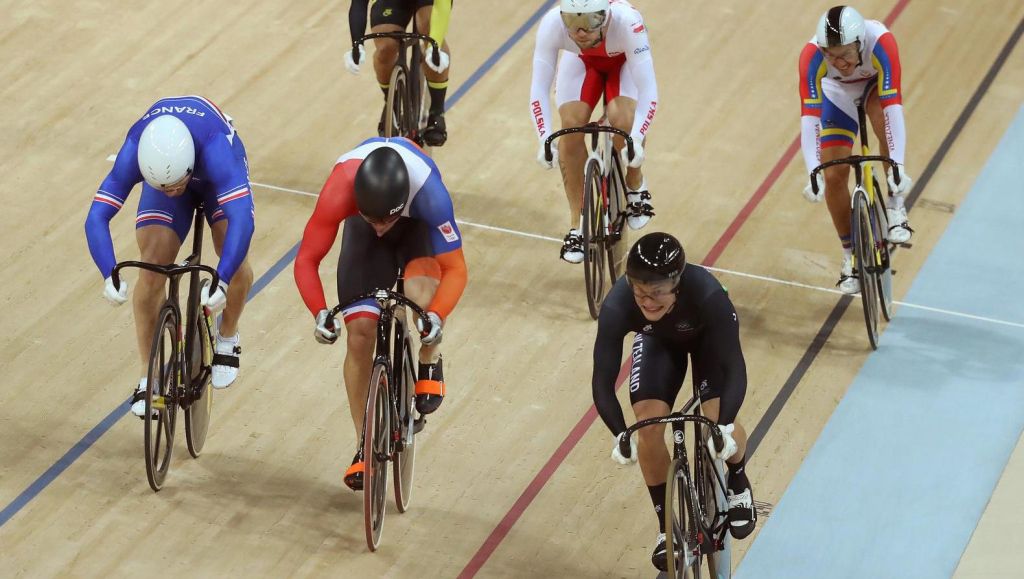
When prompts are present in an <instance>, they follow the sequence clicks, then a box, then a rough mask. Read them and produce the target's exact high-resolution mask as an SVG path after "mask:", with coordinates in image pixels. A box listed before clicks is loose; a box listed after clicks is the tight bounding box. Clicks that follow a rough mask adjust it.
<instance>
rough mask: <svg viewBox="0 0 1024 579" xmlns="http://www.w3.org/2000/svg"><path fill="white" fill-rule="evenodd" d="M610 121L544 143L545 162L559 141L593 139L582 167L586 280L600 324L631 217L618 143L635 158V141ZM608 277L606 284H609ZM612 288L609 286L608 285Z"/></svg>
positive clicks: (569, 130) (566, 131) (570, 130)
mask: <svg viewBox="0 0 1024 579" xmlns="http://www.w3.org/2000/svg"><path fill="white" fill-rule="evenodd" d="M606 119H607V117H604V116H603V117H602V118H601V120H599V121H597V122H590V123H587V124H586V125H583V126H582V127H570V128H566V129H561V130H558V131H555V132H554V133H551V135H549V136H548V137H547V139H545V140H544V157H545V159H547V160H548V162H550V161H551V160H552V158H553V156H552V152H551V143H552V141H554V140H555V139H557V138H558V137H561V136H563V135H569V134H573V133H585V134H588V135H590V139H589V143H587V160H586V162H585V163H584V165H583V224H582V229H583V279H584V282H585V284H586V288H587V307H588V308H589V309H590V317H592V318H594V319H595V320H596V319H597V316H598V314H599V313H600V312H601V303H602V302H604V298H605V296H606V295H608V292H609V291H610V290H611V287H612V285H613V284H614V283H615V280H617V279H618V278H619V273H620V272H619V257H621V256H619V255H617V254H618V253H619V251H620V249H621V248H620V247H618V243H619V241H621V240H622V238H623V234H624V229H625V224H626V217H627V216H628V214H629V213H628V211H627V210H626V208H627V203H626V173H625V171H623V169H622V160H621V159H620V158H619V155H618V154H616V153H617V150H616V148H615V145H614V143H613V137H614V136H615V135H618V136H620V137H623V138H624V139H625V141H626V149H627V151H628V154H629V157H630V158H632V156H633V139H632V138H631V137H630V136H629V133H627V132H626V131H622V130H620V129H617V128H615V127H612V126H610V125H608V124H607V123H606ZM606 276H607V278H606ZM606 284H607V285H606Z"/></svg>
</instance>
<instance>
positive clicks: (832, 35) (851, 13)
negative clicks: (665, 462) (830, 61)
mask: <svg viewBox="0 0 1024 579" xmlns="http://www.w3.org/2000/svg"><path fill="white" fill-rule="evenodd" d="M815 37H816V39H817V42H818V46H820V47H822V48H828V47H831V46H843V45H846V44H853V43H854V42H858V41H859V42H861V43H862V44H863V43H864V17H863V16H861V15H860V12H857V10H856V9H855V8H854V7H853V6H834V7H832V8H829V10H828V12H826V13H824V14H822V15H821V20H819V21H818V32H817V34H816V35H815Z"/></svg>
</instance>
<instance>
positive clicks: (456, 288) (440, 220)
mask: <svg viewBox="0 0 1024 579" xmlns="http://www.w3.org/2000/svg"><path fill="white" fill-rule="evenodd" d="M430 165H431V172H430V175H429V176H428V177H427V180H426V181H425V182H424V183H423V186H422V188H421V190H420V191H419V192H418V193H417V194H416V198H415V199H414V200H413V204H412V207H411V208H410V216H411V217H414V218H417V219H422V220H423V221H425V222H426V223H427V225H428V226H429V227H430V245H431V247H432V248H433V250H434V259H436V260H437V264H438V265H439V266H440V267H441V283H440V284H439V285H438V286H437V291H436V292H435V293H434V298H433V299H432V300H431V301H430V305H429V306H427V309H428V310H430V311H433V312H437V315H439V316H441V319H442V320H443V319H446V318H447V317H448V314H450V313H451V312H452V310H453V309H455V305H456V304H458V303H459V298H461V297H462V292H463V290H465V289H466V282H467V280H468V277H469V276H468V270H467V268H466V258H465V256H464V255H463V253H462V232H460V231H459V225H458V223H456V222H455V209H454V207H453V206H452V198H451V194H450V193H449V192H448V188H447V187H445V185H444V182H443V181H442V180H441V176H440V175H439V174H438V171H437V166H436V165H433V163H430Z"/></svg>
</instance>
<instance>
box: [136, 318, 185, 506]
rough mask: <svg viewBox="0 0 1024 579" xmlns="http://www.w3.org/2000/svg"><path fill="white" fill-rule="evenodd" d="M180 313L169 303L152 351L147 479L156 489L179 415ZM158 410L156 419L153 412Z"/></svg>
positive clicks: (161, 481)
mask: <svg viewBox="0 0 1024 579" xmlns="http://www.w3.org/2000/svg"><path fill="white" fill-rule="evenodd" d="M177 343H178V316H177V312H175V310H174V308H172V307H170V306H165V307H164V308H163V309H161V310H160V315H159V316H158V317H157V325H156V332H154V334H153V345H152V347H151V348H150V351H149V368H148V371H147V374H146V376H147V385H146V414H145V417H144V419H143V422H144V423H145V424H144V430H145V434H144V439H145V455H146V478H147V479H149V486H150V488H152V489H153V490H154V491H159V490H160V488H161V487H163V484H164V479H165V478H166V477H167V470H168V468H169V467H170V465H171V454H172V450H173V449H174V425H175V419H176V417H177V414H178V403H177V392H178V387H177V376H178V364H179V360H178V351H177ZM154 410H155V411H156V418H154V417H153V412H154Z"/></svg>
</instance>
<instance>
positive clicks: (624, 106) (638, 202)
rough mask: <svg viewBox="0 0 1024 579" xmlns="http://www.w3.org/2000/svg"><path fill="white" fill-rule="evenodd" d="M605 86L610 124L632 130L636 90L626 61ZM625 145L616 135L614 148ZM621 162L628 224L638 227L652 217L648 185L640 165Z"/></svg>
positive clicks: (630, 131) (610, 74)
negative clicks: (624, 177) (623, 173)
mask: <svg viewBox="0 0 1024 579" xmlns="http://www.w3.org/2000/svg"><path fill="white" fill-rule="evenodd" d="M604 90H605V98H606V99H607V100H608V122H609V124H611V126H613V127H615V128H617V129H619V130H622V131H625V132H627V133H632V131H633V123H634V121H635V119H636V99H637V94H638V93H639V91H638V89H637V87H636V83H635V82H634V81H633V75H632V74H630V72H629V68H628V67H626V65H625V64H623V65H622V66H621V67H618V68H616V69H615V70H613V71H611V73H609V75H608V78H607V81H606V82H605V89H604ZM638 144H639V145H642V146H643V147H645V148H646V147H647V139H646V138H645V139H644V140H643V142H641V143H638ZM624 146H625V139H622V138H619V137H616V139H615V148H616V150H620V151H621V150H622V147H624ZM622 166H623V168H624V169H625V170H626V201H627V202H628V204H629V211H630V215H629V218H628V224H629V227H630V228H631V229H640V228H641V227H643V226H645V225H647V222H649V221H650V220H651V218H652V217H654V207H653V206H652V205H651V192H650V190H649V189H648V187H647V180H646V179H644V175H643V171H642V168H641V167H629V166H627V165H626V163H623V164H622Z"/></svg>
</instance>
